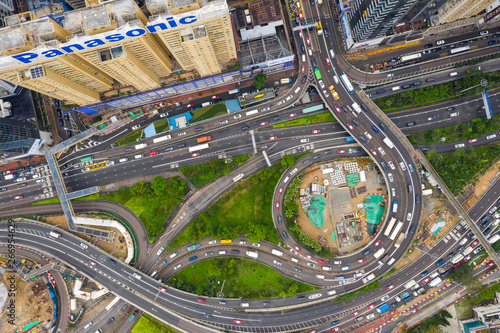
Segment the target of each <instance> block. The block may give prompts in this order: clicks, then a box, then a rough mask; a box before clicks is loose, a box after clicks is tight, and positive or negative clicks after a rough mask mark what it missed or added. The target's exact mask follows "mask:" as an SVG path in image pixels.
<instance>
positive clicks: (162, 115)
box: [160, 112, 168, 118]
mask: <svg viewBox="0 0 500 333" xmlns="http://www.w3.org/2000/svg"><path fill="white" fill-rule="evenodd" d="M167 116H168V112H165V113H162V114H160V118H165V117H167Z"/></svg>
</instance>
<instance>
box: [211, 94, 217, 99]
mask: <svg viewBox="0 0 500 333" xmlns="http://www.w3.org/2000/svg"><path fill="white" fill-rule="evenodd" d="M210 98H211V99H217V98H219V95H213V96H212V97H210Z"/></svg>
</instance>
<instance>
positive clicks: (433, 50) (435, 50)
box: [431, 47, 441, 52]
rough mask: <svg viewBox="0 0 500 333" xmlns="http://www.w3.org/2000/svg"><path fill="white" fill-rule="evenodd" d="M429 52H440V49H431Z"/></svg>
mask: <svg viewBox="0 0 500 333" xmlns="http://www.w3.org/2000/svg"><path fill="white" fill-rule="evenodd" d="M431 51H432V52H438V51H441V48H440V47H438V48H435V49H432V50H431Z"/></svg>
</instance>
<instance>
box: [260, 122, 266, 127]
mask: <svg viewBox="0 0 500 333" xmlns="http://www.w3.org/2000/svg"><path fill="white" fill-rule="evenodd" d="M259 125H260V126H266V125H267V121H263V122H261V123H260V124H259Z"/></svg>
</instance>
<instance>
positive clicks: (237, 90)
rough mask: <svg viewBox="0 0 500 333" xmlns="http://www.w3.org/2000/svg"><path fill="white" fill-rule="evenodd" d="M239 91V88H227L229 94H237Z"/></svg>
mask: <svg viewBox="0 0 500 333" xmlns="http://www.w3.org/2000/svg"><path fill="white" fill-rule="evenodd" d="M239 92H240V90H239V89H233V90H229V91H228V93H229V95H233V94H237V93H239Z"/></svg>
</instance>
